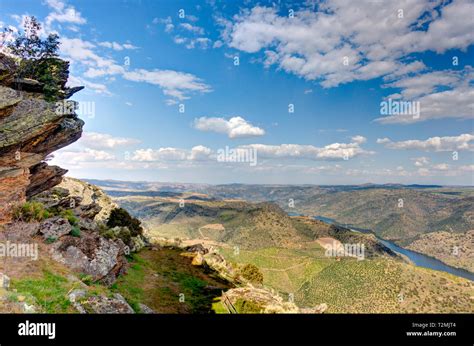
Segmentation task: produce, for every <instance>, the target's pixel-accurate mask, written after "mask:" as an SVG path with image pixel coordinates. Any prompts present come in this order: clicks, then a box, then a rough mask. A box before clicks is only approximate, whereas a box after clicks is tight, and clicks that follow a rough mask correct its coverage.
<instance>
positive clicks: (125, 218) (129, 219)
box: [107, 208, 143, 237]
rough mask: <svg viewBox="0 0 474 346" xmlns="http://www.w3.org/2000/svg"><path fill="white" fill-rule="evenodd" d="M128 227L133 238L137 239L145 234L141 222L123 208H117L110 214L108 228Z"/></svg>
mask: <svg viewBox="0 0 474 346" xmlns="http://www.w3.org/2000/svg"><path fill="white" fill-rule="evenodd" d="M116 226H119V227H128V229H129V230H130V233H131V236H132V237H136V236H138V235H141V234H143V228H142V226H141V222H140V220H138V219H136V218H134V217H133V216H131V215H130V214H129V213H128V211H126V210H125V209H123V208H115V209H113V210H112V212H111V213H110V217H109V220H108V221H107V227H110V228H113V227H116Z"/></svg>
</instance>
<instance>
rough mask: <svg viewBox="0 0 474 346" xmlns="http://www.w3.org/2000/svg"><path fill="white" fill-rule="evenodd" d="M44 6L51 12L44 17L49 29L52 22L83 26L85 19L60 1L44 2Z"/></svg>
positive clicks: (49, 0)
mask: <svg viewBox="0 0 474 346" xmlns="http://www.w3.org/2000/svg"><path fill="white" fill-rule="evenodd" d="M46 4H47V5H48V6H49V7H50V8H51V9H52V10H53V12H51V13H50V14H48V16H47V17H46V25H47V26H48V27H49V26H50V25H51V24H52V23H53V22H59V23H71V24H85V23H86V19H85V18H83V17H82V15H81V13H80V12H78V11H77V10H76V9H75V8H74V7H73V6H70V5H67V4H66V2H64V1H61V0H46Z"/></svg>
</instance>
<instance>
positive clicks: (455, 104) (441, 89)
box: [375, 66, 474, 124]
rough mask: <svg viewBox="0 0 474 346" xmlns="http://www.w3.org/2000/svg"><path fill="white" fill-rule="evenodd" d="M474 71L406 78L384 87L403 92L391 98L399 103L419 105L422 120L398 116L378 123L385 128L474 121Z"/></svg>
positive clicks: (386, 117) (438, 73)
mask: <svg viewBox="0 0 474 346" xmlns="http://www.w3.org/2000/svg"><path fill="white" fill-rule="evenodd" d="M473 81H474V69H473V68H472V67H471V66H466V67H465V68H464V69H463V70H461V71H453V70H445V71H435V72H429V73H425V74H418V75H414V76H409V77H405V78H402V79H400V80H398V81H396V82H392V83H389V84H386V85H384V87H391V88H400V89H401V91H400V93H397V94H393V95H390V96H389V97H388V98H392V99H395V100H402V101H403V102H405V101H415V102H419V105H420V116H417V117H414V116H413V115H411V114H396V115H389V116H385V117H381V118H377V119H375V121H377V122H380V123H383V124H393V123H401V124H410V123H414V122H419V121H425V120H429V119H440V118H459V119H474V88H473V87H472V85H471V83H472V82H473Z"/></svg>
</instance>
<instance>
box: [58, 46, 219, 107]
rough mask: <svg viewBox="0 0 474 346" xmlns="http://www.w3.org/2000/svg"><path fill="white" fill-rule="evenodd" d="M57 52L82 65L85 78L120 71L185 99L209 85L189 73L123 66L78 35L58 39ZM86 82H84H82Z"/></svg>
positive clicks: (135, 79) (206, 88)
mask: <svg viewBox="0 0 474 346" xmlns="http://www.w3.org/2000/svg"><path fill="white" fill-rule="evenodd" d="M61 43H62V44H61V54H62V55H63V56H65V57H66V58H67V59H70V60H72V61H74V62H75V63H77V64H81V65H84V66H86V67H87V68H88V70H87V71H86V72H85V73H84V74H83V75H84V76H85V77H86V78H98V77H105V76H113V75H121V76H122V77H123V78H124V79H126V80H129V81H134V82H145V83H149V84H153V85H158V86H159V87H161V88H162V89H163V93H164V94H165V95H167V96H170V97H172V98H175V99H177V100H185V99H189V98H190V96H189V94H191V93H208V92H211V91H212V89H211V87H210V86H209V85H207V84H205V83H204V82H203V81H202V80H201V79H200V78H198V77H196V76H195V75H193V74H190V73H185V72H180V71H173V70H159V69H155V70H151V71H150V70H145V69H135V70H130V71H128V70H126V69H125V67H124V66H122V65H118V64H117V63H116V62H115V60H113V59H109V58H104V57H102V56H100V55H98V54H97V53H95V51H94V49H95V48H96V46H95V45H94V44H93V43H91V42H88V41H84V40H81V39H78V38H74V39H69V38H64V37H63V38H62V39H61ZM86 86H87V85H86Z"/></svg>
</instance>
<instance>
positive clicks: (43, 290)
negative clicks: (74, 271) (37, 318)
mask: <svg viewBox="0 0 474 346" xmlns="http://www.w3.org/2000/svg"><path fill="white" fill-rule="evenodd" d="M73 285H74V284H73V283H71V282H69V281H68V280H67V279H66V278H64V277H62V276H59V275H55V274H53V273H51V272H49V271H44V272H43V278H41V279H23V280H14V281H13V282H12V288H14V289H16V290H17V293H18V294H22V295H25V296H26V297H28V298H29V300H30V302H32V303H33V302H34V303H35V305H39V306H40V307H41V308H42V309H43V312H45V313H70V312H73V310H72V309H71V303H70V302H69V300H68V298H67V293H68V292H69V290H70V289H71V288H72V287H73Z"/></svg>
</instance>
